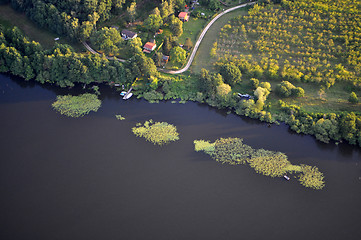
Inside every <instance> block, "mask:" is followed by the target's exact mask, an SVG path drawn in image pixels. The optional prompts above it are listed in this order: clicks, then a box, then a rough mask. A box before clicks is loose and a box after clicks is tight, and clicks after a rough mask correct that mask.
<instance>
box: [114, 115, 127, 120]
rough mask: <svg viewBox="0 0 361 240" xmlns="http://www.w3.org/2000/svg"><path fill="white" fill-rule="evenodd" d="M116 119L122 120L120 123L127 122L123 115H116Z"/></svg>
mask: <svg viewBox="0 0 361 240" xmlns="http://www.w3.org/2000/svg"><path fill="white" fill-rule="evenodd" d="M115 117H116V118H117V119H118V120H120V121H123V120H125V117H123V116H122V115H120V114H118V115H115Z"/></svg>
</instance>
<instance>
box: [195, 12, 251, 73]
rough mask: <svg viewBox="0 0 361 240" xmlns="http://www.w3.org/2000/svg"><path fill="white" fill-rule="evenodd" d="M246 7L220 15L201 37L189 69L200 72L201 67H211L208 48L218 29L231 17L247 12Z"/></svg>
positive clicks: (209, 48)
mask: <svg viewBox="0 0 361 240" xmlns="http://www.w3.org/2000/svg"><path fill="white" fill-rule="evenodd" d="M247 11H248V9H247V8H241V9H237V10H235V11H233V12H230V13H228V14H225V15H223V16H222V17H220V18H219V19H218V20H217V21H216V22H215V23H214V24H213V25H212V26H211V27H210V28H209V29H208V31H207V33H206V35H205V36H204V38H203V41H202V42H201V44H200V45H199V48H198V51H197V54H196V57H195V58H194V61H193V64H192V66H191V68H192V69H191V70H192V71H193V72H197V73H198V72H200V71H201V69H202V68H206V69H211V68H212V63H213V61H214V60H213V59H211V57H210V54H209V52H210V50H211V48H212V46H213V43H214V42H215V41H216V39H217V37H218V33H219V32H220V29H221V28H222V27H223V26H224V25H225V24H226V23H227V22H228V21H229V20H231V19H232V18H234V17H237V16H239V15H244V14H247Z"/></svg>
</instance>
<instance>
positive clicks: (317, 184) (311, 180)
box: [299, 165, 325, 189]
mask: <svg viewBox="0 0 361 240" xmlns="http://www.w3.org/2000/svg"><path fill="white" fill-rule="evenodd" d="M301 169H302V173H301V175H300V176H299V181H300V182H301V184H302V185H304V186H306V187H311V188H315V189H322V188H323V187H324V186H325V182H324V181H323V174H322V173H321V172H320V171H319V170H318V168H317V167H311V166H308V165H301Z"/></svg>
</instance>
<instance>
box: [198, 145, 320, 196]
mask: <svg viewBox="0 0 361 240" xmlns="http://www.w3.org/2000/svg"><path fill="white" fill-rule="evenodd" d="M194 148H195V151H197V152H199V151H204V152H205V153H207V154H209V155H210V156H211V157H212V158H213V159H215V160H216V161H218V162H221V163H228V164H231V165H239V164H248V165H249V166H250V167H252V168H253V169H254V170H255V171H256V172H257V173H260V174H263V175H266V176H270V177H282V176H284V175H286V174H295V175H296V178H298V180H299V182H300V183H301V184H302V185H303V186H305V187H308V188H313V189H322V188H323V187H324V186H325V182H324V180H323V178H324V177H323V174H322V173H321V172H320V171H319V170H318V168H317V167H312V166H308V165H300V166H299V165H293V164H291V162H289V161H288V159H287V155H285V154H284V153H281V152H274V151H269V150H265V149H254V148H252V147H251V146H248V145H246V144H244V143H243V139H240V138H220V139H217V140H216V141H215V142H214V143H210V142H209V141H205V140H195V141H194Z"/></svg>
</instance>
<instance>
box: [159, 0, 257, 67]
mask: <svg viewBox="0 0 361 240" xmlns="http://www.w3.org/2000/svg"><path fill="white" fill-rule="evenodd" d="M255 3H256V2H250V3H245V4H241V5H238V6H235V7H232V8H229V9H227V10H225V11H223V12H222V13H220V14H218V15H217V16H216V17H215V18H213V19H212V21H210V22H209V23H208V24H207V26H206V27H205V28H204V29H203V31H202V33H201V35H200V36H199V38H198V40H197V42H196V44H195V45H194V48H193V51H192V53H191V56H190V57H189V60H188V63H187V65H185V67H184V68H182V69H179V70H163V69H162V71H163V72H166V73H170V74H179V73H183V72H185V71H187V70H188V68H189V67H190V66H191V65H192V62H193V60H194V57H195V55H196V53H197V50H198V47H199V45H200V44H201V42H202V40H203V37H204V35H206V33H207V31H208V29H209V28H210V27H211V26H212V25H213V23H214V22H215V21H217V20H218V18H220V17H222V16H223V15H224V14H226V13H229V12H232V11H234V10H236V9H239V8H243V7H247V6H250V5H253V4H255Z"/></svg>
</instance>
